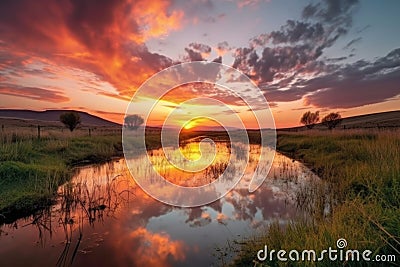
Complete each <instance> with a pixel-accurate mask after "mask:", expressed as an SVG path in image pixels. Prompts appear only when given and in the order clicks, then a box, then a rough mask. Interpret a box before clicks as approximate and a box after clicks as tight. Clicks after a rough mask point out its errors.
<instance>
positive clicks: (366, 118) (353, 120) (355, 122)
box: [279, 110, 400, 130]
mask: <svg viewBox="0 0 400 267" xmlns="http://www.w3.org/2000/svg"><path fill="white" fill-rule="evenodd" d="M393 127H399V128H400V110H395V111H387V112H380V113H372V114H365V115H359V116H352V117H347V118H343V120H342V123H341V124H340V125H338V126H337V128H338V129H344V128H345V129H356V128H393ZM314 128H315V129H326V127H325V126H324V125H322V124H321V123H319V124H317V125H315V127H314ZM303 129H306V127H305V126H299V127H292V128H282V129H279V130H303Z"/></svg>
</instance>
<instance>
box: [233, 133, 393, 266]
mask: <svg viewBox="0 0 400 267" xmlns="http://www.w3.org/2000/svg"><path fill="white" fill-rule="evenodd" d="M277 150H278V151H280V152H282V153H284V154H286V155H288V156H290V157H293V158H296V159H299V160H301V161H302V162H304V163H305V164H306V165H308V166H309V167H310V168H311V169H312V170H313V171H314V172H315V173H317V174H318V175H319V176H320V177H321V178H322V179H323V180H324V181H325V185H324V189H323V190H313V192H314V193H313V194H310V195H308V196H307V197H308V198H310V199H311V201H312V203H313V204H314V207H313V210H312V212H311V213H312V215H311V220H301V219H299V220H298V221H295V222H293V223H290V224H289V225H287V226H285V227H283V226H280V225H279V224H277V223H275V224H272V225H271V226H270V227H269V228H268V229H266V230H265V231H264V232H263V233H262V234H260V235H258V236H256V237H254V238H252V239H251V240H246V242H245V243H244V245H242V246H241V247H240V253H239V256H238V258H237V259H236V260H235V262H234V265H244V266H250V265H252V266H253V265H254V264H260V265H265V266H280V265H282V266H284V265H287V264H288V263H284V262H277V261H276V257H274V258H275V261H274V262H269V261H266V262H260V263H257V262H254V260H256V259H257V256H256V255H257V251H258V250H260V249H262V248H263V247H264V245H268V248H269V249H270V250H271V249H275V250H276V251H278V250H280V249H285V250H287V251H290V250H292V249H296V250H298V251H302V250H304V249H315V250H316V251H322V250H323V249H328V248H329V247H332V248H333V249H335V248H336V240H337V239H339V238H345V239H346V240H347V243H348V245H347V247H346V248H347V249H359V250H360V251H361V250H362V251H363V250H365V249H369V250H371V251H372V252H373V254H372V255H371V258H373V257H374V256H375V255H378V254H380V255H382V254H391V255H396V256H397V264H398V261H399V260H400V255H399V251H400V133H399V131H397V132H371V131H362V130H359V131H344V132H343V131H341V132H329V131H326V132H319V131H315V132H313V131H310V132H302V133H282V132H281V133H279V134H278V144H277ZM311 186H313V185H311ZM315 192H321V193H315ZM327 202H328V203H327ZM327 206H329V207H330V209H329V212H326V207H327ZM324 211H325V212H324ZM286 256H287V255H286ZM325 259H327V257H325ZM343 264H345V265H346V266H366V265H367V263H366V262H360V263H358V264H357V263H355V262H351V261H349V262H346V263H344V262H343V261H336V262H330V261H326V260H325V261H324V262H318V264H317V266H343ZM372 264H373V263H372ZM375 264H376V263H375ZM289 265H290V266H293V265H300V266H303V265H315V263H311V262H301V261H299V262H290V264H289ZM374 266H376V265H374ZM387 266H391V265H390V264H389V263H387Z"/></svg>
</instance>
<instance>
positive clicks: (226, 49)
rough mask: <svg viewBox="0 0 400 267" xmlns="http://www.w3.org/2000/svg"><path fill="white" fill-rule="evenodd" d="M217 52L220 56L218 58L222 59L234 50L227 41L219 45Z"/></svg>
mask: <svg viewBox="0 0 400 267" xmlns="http://www.w3.org/2000/svg"><path fill="white" fill-rule="evenodd" d="M215 50H216V52H217V54H218V56H220V57H222V56H224V55H225V54H226V53H228V52H229V51H231V50H232V47H230V46H229V44H228V42H227V41H223V42H220V43H218V44H217V47H216V49H215Z"/></svg>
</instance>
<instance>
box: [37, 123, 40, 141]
mask: <svg viewBox="0 0 400 267" xmlns="http://www.w3.org/2000/svg"><path fill="white" fill-rule="evenodd" d="M37 138H38V139H40V125H38V126H37Z"/></svg>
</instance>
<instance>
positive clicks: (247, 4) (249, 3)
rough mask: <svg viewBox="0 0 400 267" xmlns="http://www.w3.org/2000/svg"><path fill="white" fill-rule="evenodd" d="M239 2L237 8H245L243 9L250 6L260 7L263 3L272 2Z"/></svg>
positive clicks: (242, 0) (256, 0)
mask: <svg viewBox="0 0 400 267" xmlns="http://www.w3.org/2000/svg"><path fill="white" fill-rule="evenodd" d="M236 2H237V6H238V7H239V8H243V7H249V6H257V5H259V4H260V3H261V2H270V0H264V1H263V0H239V1H236Z"/></svg>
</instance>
